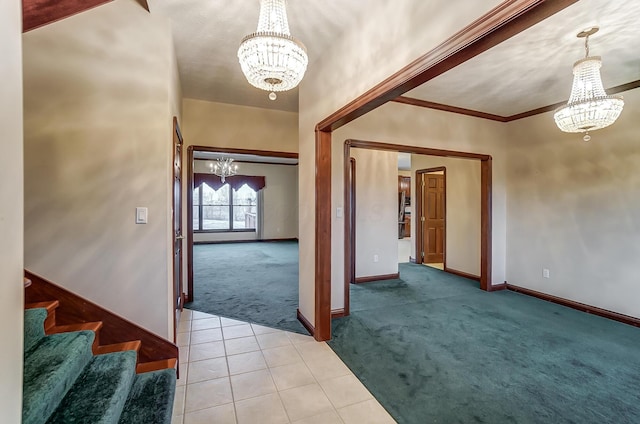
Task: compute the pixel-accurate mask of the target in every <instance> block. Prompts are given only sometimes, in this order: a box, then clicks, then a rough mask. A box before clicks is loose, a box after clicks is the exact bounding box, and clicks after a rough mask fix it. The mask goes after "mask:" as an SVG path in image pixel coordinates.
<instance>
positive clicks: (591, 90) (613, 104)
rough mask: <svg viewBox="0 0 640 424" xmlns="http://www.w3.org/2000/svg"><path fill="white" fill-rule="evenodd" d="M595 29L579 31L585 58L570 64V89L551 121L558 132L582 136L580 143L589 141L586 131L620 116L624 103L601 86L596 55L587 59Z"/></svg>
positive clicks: (598, 59)
mask: <svg viewBox="0 0 640 424" xmlns="http://www.w3.org/2000/svg"><path fill="white" fill-rule="evenodd" d="M598 29H599V28H598V27H593V28H591V29H588V30H585V31H582V32H580V33H579V34H578V37H579V38H584V39H585V43H584V44H585V51H586V55H585V58H584V59H581V60H579V61H577V62H576V63H575V64H574V65H573V86H572V88H571V96H570V97H569V101H568V102H567V104H566V106H563V107H561V108H558V109H556V111H555V113H554V115H553V118H554V119H555V121H556V125H557V126H558V128H560V129H561V130H562V131H565V132H571V133H578V132H582V133H585V136H584V138H583V139H584V141H589V140H590V139H591V136H590V135H589V131H594V130H599V129H601V128H605V127H608V126H609V125H611V124H613V123H614V122H615V121H616V119H618V117H619V116H620V113H621V112H622V108H623V107H624V101H623V100H622V96H609V95H607V93H606V92H605V91H604V87H603V86H602V78H601V77H600V67H601V66H602V60H601V58H600V56H589V36H590V35H593V34H595V33H596V32H597V31H598Z"/></svg>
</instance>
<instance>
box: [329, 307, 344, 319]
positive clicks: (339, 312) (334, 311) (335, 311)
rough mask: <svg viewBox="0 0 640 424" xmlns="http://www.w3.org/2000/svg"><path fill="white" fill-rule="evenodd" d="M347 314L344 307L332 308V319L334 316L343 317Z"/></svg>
mask: <svg viewBox="0 0 640 424" xmlns="http://www.w3.org/2000/svg"><path fill="white" fill-rule="evenodd" d="M347 315H348V314H347V313H346V311H345V310H344V308H341V309H332V310H331V319H333V318H342V317H346V316H347Z"/></svg>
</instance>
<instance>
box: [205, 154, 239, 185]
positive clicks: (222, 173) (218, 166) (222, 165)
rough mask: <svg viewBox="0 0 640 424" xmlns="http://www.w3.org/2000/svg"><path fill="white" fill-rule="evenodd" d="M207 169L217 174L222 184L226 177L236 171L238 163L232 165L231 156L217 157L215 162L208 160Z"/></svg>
mask: <svg viewBox="0 0 640 424" xmlns="http://www.w3.org/2000/svg"><path fill="white" fill-rule="evenodd" d="M209 170H210V172H211V173H212V174H215V175H217V176H219V177H220V181H222V184H224V182H225V180H226V179H227V177H230V176H232V175H236V174H237V173H238V165H234V164H233V159H231V158H218V159H217V161H216V162H215V163H214V162H209Z"/></svg>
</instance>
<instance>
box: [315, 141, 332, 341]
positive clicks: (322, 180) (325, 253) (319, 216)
mask: <svg viewBox="0 0 640 424" xmlns="http://www.w3.org/2000/svg"><path fill="white" fill-rule="evenodd" d="M315 202H316V216H315V218H316V227H315V240H316V251H315V271H316V277H315V288H316V290H315V314H316V315H315V333H314V337H315V339H316V340H318V341H323V340H329V339H331V211H332V207H331V133H329V132H324V131H319V130H317V129H316V199H315Z"/></svg>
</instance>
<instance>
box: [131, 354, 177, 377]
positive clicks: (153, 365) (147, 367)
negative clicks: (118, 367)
mask: <svg viewBox="0 0 640 424" xmlns="http://www.w3.org/2000/svg"><path fill="white" fill-rule="evenodd" d="M177 364H178V360H177V359H175V358H171V359H161V360H158V361H153V362H143V363H138V365H136V374H143V373H145V372H151V371H158V370H166V369H170V368H174V369H176V372H177Z"/></svg>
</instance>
